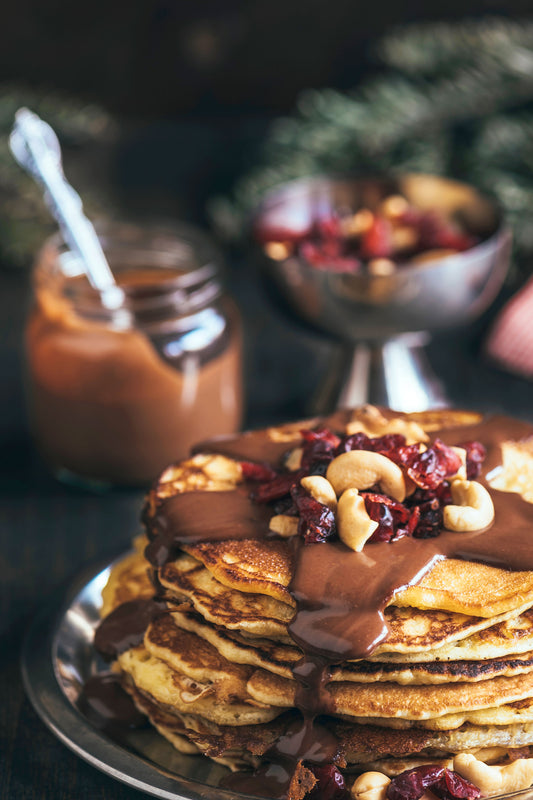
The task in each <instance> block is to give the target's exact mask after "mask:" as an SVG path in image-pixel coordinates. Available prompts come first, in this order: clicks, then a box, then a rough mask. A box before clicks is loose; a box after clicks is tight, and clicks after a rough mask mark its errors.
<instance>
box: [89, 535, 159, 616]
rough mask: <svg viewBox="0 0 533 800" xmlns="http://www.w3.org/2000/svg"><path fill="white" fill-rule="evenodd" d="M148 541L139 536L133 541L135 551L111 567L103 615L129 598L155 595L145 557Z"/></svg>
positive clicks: (104, 597)
mask: <svg viewBox="0 0 533 800" xmlns="http://www.w3.org/2000/svg"><path fill="white" fill-rule="evenodd" d="M147 543H148V540H147V538H146V536H138V537H137V538H136V539H135V540H134V542H133V544H134V548H135V549H134V552H133V553H130V554H128V555H127V556H126V557H125V558H122V559H120V560H119V561H118V562H117V563H116V564H114V565H113V567H112V568H111V573H110V575H109V578H108V581H107V583H106V585H105V586H104V588H103V590H102V607H101V609H100V614H101V616H102V617H107V615H108V614H110V613H111V611H113V609H114V608H117V607H118V606H119V605H121V604H122V603H127V602H128V601H129V600H133V599H136V598H139V597H152V596H153V594H154V586H153V584H152V582H151V580H150V577H149V569H148V567H149V565H148V564H147V562H146V559H145V558H144V548H145V547H146V545H147Z"/></svg>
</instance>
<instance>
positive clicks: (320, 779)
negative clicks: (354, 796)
mask: <svg viewBox="0 0 533 800" xmlns="http://www.w3.org/2000/svg"><path fill="white" fill-rule="evenodd" d="M309 769H310V770H311V771H312V772H313V774H314V776H315V778H316V780H317V783H316V786H314V787H313V789H311V791H310V792H309V794H308V795H307V800H349V798H350V792H349V791H348V789H347V788H346V782H345V780H344V777H343V775H342V774H341V772H339V770H338V769H337V767H335V766H334V765H333V764H326V765H325V766H323V767H318V766H312V767H309Z"/></svg>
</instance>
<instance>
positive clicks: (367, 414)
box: [346, 405, 428, 444]
mask: <svg viewBox="0 0 533 800" xmlns="http://www.w3.org/2000/svg"><path fill="white" fill-rule="evenodd" d="M360 432H361V433H366V435H367V436H370V437H372V436H384V435H385V434H387V433H401V434H402V435H403V436H405V438H406V440H407V444H415V442H427V441H428V436H427V434H426V432H425V431H424V429H423V428H422V427H421V426H420V425H419V424H418V423H417V422H414V421H413V420H407V419H403V417H393V418H392V419H387V418H386V417H384V416H383V414H382V413H381V411H379V409H377V408H376V407H375V406H371V405H366V406H363V407H362V408H360V409H358V410H357V412H356V415H355V417H354V419H353V420H351V422H349V423H348V424H347V426H346V433H347V434H348V435H349V436H350V435H351V434H352V433H360Z"/></svg>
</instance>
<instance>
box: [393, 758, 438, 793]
mask: <svg viewBox="0 0 533 800" xmlns="http://www.w3.org/2000/svg"><path fill="white" fill-rule="evenodd" d="M443 773H444V767H434V766H422V767H414V768H413V769H408V770H405V772H401V773H400V774H399V775H396V777H395V778H393V779H392V780H391V782H390V783H389V785H388V786H387V800H419V798H420V797H422V795H423V794H424V792H425V790H426V789H428V788H429V787H430V786H432V784H434V783H436V782H437V781H438V780H439V778H441V777H442V775H443Z"/></svg>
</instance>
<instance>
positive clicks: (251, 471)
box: [241, 461, 276, 483]
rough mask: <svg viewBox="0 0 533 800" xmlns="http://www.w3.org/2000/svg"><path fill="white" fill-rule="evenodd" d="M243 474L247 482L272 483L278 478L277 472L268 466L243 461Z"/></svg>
mask: <svg viewBox="0 0 533 800" xmlns="http://www.w3.org/2000/svg"><path fill="white" fill-rule="evenodd" d="M241 469H242V474H243V477H244V479H245V480H247V481H261V482H262V483H264V482H266V481H272V480H274V478H275V477H276V471H275V470H273V469H272V467H269V465H268V464H256V463H254V462H253V461H241Z"/></svg>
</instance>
